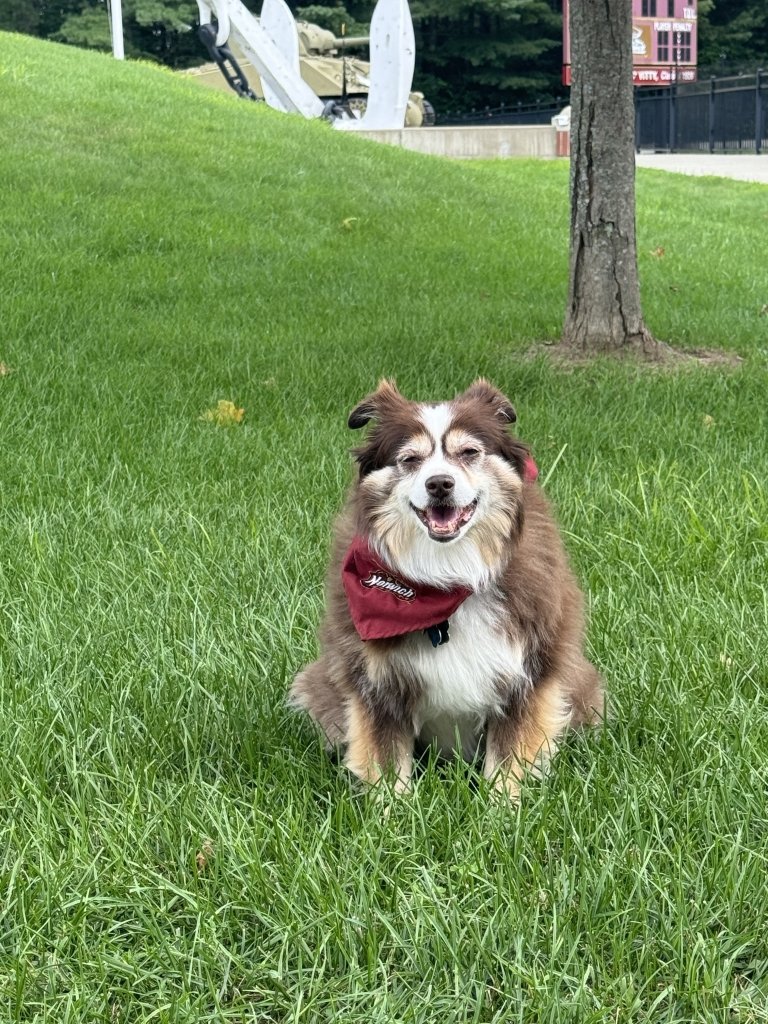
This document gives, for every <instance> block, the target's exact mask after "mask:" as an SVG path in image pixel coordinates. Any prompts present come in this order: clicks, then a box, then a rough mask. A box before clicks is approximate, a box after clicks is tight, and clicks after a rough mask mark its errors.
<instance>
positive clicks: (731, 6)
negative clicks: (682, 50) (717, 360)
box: [699, 0, 768, 75]
mask: <svg viewBox="0 0 768 1024" xmlns="http://www.w3.org/2000/svg"><path fill="white" fill-rule="evenodd" d="M757 68H768V6H767V5H766V4H765V2H764V0H703V2H700V4H699V69H700V72H701V73H703V74H714V75H724V74H730V73H737V72H740V71H744V72H746V71H750V70H755V69H757Z"/></svg>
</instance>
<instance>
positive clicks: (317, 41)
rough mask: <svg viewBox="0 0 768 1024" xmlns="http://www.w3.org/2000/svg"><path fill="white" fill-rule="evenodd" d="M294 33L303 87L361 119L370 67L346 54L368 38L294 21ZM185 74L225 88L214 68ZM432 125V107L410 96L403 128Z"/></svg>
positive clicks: (253, 75)
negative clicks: (343, 106)
mask: <svg viewBox="0 0 768 1024" xmlns="http://www.w3.org/2000/svg"><path fill="white" fill-rule="evenodd" d="M296 31H297V34H298V37H299V68H300V70H301V77H302V78H303V79H304V81H305V82H306V83H307V85H308V86H309V87H310V88H311V89H312V91H313V92H314V93H315V95H316V96H319V98H320V99H321V100H326V101H328V100H333V101H335V102H337V103H340V104H342V105H346V106H347V107H348V108H349V109H350V110H351V111H354V112H355V113H356V114H359V115H361V114H362V113H363V111H364V110H365V107H366V104H367V102H368V87H369V78H368V75H369V72H370V64H369V63H368V61H366V60H362V59H361V58H360V57H358V56H354V55H350V53H349V52H348V51H349V50H359V49H361V48H363V47H366V46H367V45H368V37H367V36H345V37H338V36H335V35H334V34H333V32H331V31H329V30H328V29H325V28H321V26H320V25H314V24H312V22H309V21H297V22H296ZM235 52H236V54H237V60H238V64H239V66H240V69H241V70H242V72H243V74H244V75H245V77H246V79H247V80H248V85H249V86H250V89H251V91H252V93H253V94H254V95H255V96H256V97H257V98H259V99H263V98H264V92H263V90H262V88H261V79H260V78H259V75H258V72H257V71H256V69H255V68H254V67H253V65H252V64H251V63H250V62H249V61H247V60H246V59H245V58H244V57H243V55H242V54H240V53H237V50H236V48H235ZM185 74H188V75H191V76H193V77H195V78H197V79H198V80H199V81H200V82H202V83H203V84H204V85H209V86H212V87H213V88H216V89H227V88H229V85H228V83H227V81H226V79H225V78H224V77H223V76H222V74H221V73H220V71H219V68H218V66H217V65H216V64H203V65H202V66H201V67H197V68H191V69H190V70H189V71H187V72H185ZM434 123H435V111H434V108H433V107H432V104H431V103H430V102H429V101H428V100H426V99H425V98H424V94H423V93H421V92H412V93H411V94H410V95H409V97H408V105H407V107H406V111H405V125H406V127H408V128H419V127H423V126H424V127H431V126H432V125H433V124H434Z"/></svg>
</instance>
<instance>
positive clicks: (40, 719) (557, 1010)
mask: <svg viewBox="0 0 768 1024" xmlns="http://www.w3.org/2000/svg"><path fill="white" fill-rule="evenodd" d="M0 109H2V110H3V118H4V136H3V145H2V146H1V147H0V191H2V194H3V196H4V197H5V201H4V202H3V203H2V204H0V294H2V312H1V314H0V315H1V317H2V331H0V363H4V364H6V367H8V368H11V370H12V372H10V373H9V372H6V371H3V373H2V374H0V439H1V443H0V481H1V484H2V506H1V507H2V530H0V749H1V750H2V752H3V756H2V757H1V758H0V802H1V803H2V806H3V808H4V813H3V814H2V816H0V891H1V892H2V894H3V898H2V903H1V904H0V925H1V926H2V929H3V931H2V936H3V941H2V942H1V943H0V1019H1V1020H2V1021H3V1024H5V1022H6V1021H7V1022H9V1024H10V1022H14V1024H49V1022H50V1024H58V1022H62V1024H95V1022H99V1024H102V1022H103V1024H116V1022H120V1024H123V1022H125V1024H128V1022H130V1024H150V1022H151V1024H278V1022H279V1024H315V1022H317V1024H326V1022H333V1024H393V1022H401V1021H402V1022H407V1024H438V1022H439V1024H467V1022H475V1024H507V1022H513V1024H517V1022H522V1021H524V1022H525V1024H616V1022H617V1021H620V1022H621V1024H648V1022H652V1024H682V1022H693V1021H696V1022H706V1024H710V1022H713V1024H715V1022H717V1024H720V1022H723V1024H726V1022H742V1021H743V1022H748V1021H755V1022H760V1021H764V1020H765V1016H766V1014H765V1007H766V1005H768V984H767V983H766V979H767V978H768V888H767V887H766V884H765V851H766V831H767V827H768V826H767V825H766V822H767V821H768V816H767V815H766V782H767V781H768V771H767V769H766V765H768V722H767V721H766V714H765V689H766V667H765V666H766V662H765V650H764V648H765V626H766V595H765V567H766V556H767V552H768V527H767V526H766V524H768V486H767V485H766V481H768V447H767V446H766V443H765V395H766V389H767V388H768V365H767V362H766V353H767V352H768V317H765V316H761V315H760V311H761V307H762V306H763V305H764V303H765V301H766V296H765V293H764V277H763V276H762V275H761V274H759V273H756V272H755V268H759V267H760V266H762V265H763V263H764V250H765V237H764V236H765V209H766V196H767V195H768V190H767V189H766V188H765V187H763V186H757V185H746V184H740V183H738V182H731V181H728V182H725V181H718V180H715V179H710V180H706V179H683V178H679V177H678V176H675V175H663V174H661V173H655V174H654V173H645V174H643V173H640V175H639V182H638V237H639V258H640V265H641V273H642V279H643V285H644V290H645V291H644V298H645V305H646V312H647V316H648V320H649V323H650V325H651V326H652V328H653V330H654V332H655V333H656V334H657V335H659V336H661V337H663V338H666V339H667V340H672V341H675V342H678V343H681V344H683V345H687V346H690V347H701V346H709V347H712V346H720V345H722V346H728V347H733V348H736V349H738V350H740V351H741V352H742V353H743V354H744V355H745V356H746V362H745V364H744V366H743V367H742V368H740V369H738V370H736V371H723V370H720V371H718V370H714V369H709V370H703V369H692V370H689V371H685V372H678V373H667V372H663V371H658V372H650V373H649V372H639V371H638V370H636V369H633V368H632V367H624V366H620V365H615V364H611V363H600V362H598V363H595V364H594V365H591V366H587V367H582V368H578V367H577V368H573V369H572V370H571V371H570V372H569V371H567V370H562V369H558V368H557V367H555V366H553V365H551V364H550V363H549V362H548V361H546V360H545V359H542V358H533V359H532V358H530V357H529V356H528V355H527V353H528V350H529V349H530V348H531V345H532V344H534V343H536V342H539V343H540V342H541V340H542V339H553V338H555V337H557V335H558V333H559V329H560V326H561V323H562V312H563V306H564V302H565V288H566V275H567V237H568V203H567V192H568V168H567V166H566V164H565V162H557V161H539V162H536V161H515V160H509V161H505V162H501V161H499V162H495V163H493V164H488V165H476V164H474V165H473V164H471V163H464V164H462V163H459V162H451V161H440V160H437V159H429V158H426V157H420V156H418V155H417V154H413V153H408V152H404V151H400V150H397V149H394V148H391V147H387V146H377V145H376V144H374V143H368V142H366V141H365V140H362V139H357V138H355V139H353V138H350V137H349V136H347V135H345V134H344V133H341V132H334V131H333V130H331V129H330V128H329V127H328V126H327V125H325V124H320V123H309V122H305V121H302V120H301V119H298V118H291V117H281V116H280V115H278V114H276V113H274V112H273V111H270V110H268V109H267V108H265V107H264V106H263V105H256V104H247V103H240V102H238V101H237V100H236V99H234V98H231V97H229V96H227V95H224V94H219V93H215V92H213V91H209V90H205V89H203V88H201V87H199V86H198V85H196V84H195V83H194V82H190V81H188V80H184V79H182V77H181V76H173V75H170V74H168V73H166V72H163V71H160V70H159V69H154V68H150V67H147V66H140V65H137V64H135V63H125V64H119V63H118V62H116V61H114V60H112V59H111V58H110V57H106V56H102V55H100V54H95V53H85V52H83V51H80V50H74V49H72V48H65V47H60V46H54V45H52V44H48V43H45V44H44V43H41V42H39V41H33V40H28V39H21V38H19V37H12V36H6V35H3V36H2V38H0ZM351 218H354V221H353V223H354V228H353V229H352V230H349V229H348V226H349V223H350V219H351ZM345 222H346V225H347V227H345ZM659 248H663V250H664V255H663V256H659V255H658V249H659ZM654 251H655V252H654ZM478 374H484V375H487V376H489V377H491V378H492V379H494V380H495V381H496V382H497V383H498V384H499V385H501V386H502V387H504V388H505V389H507V390H508V391H509V392H510V394H511V396H512V397H513V399H514V400H515V404H516V406H517V410H518V414H519V417H520V421H519V426H520V433H521V436H523V437H524V438H525V439H526V440H527V441H529V442H530V443H531V444H532V445H533V448H534V452H535V454H536V458H537V461H538V463H539V465H540V467H541V469H542V478H544V477H546V476H547V475H548V474H549V472H550V470H554V471H553V472H552V473H551V476H550V479H549V481H548V483H547V487H546V489H547V492H548V494H549V495H550V497H551V498H552V500H553V501H554V502H555V505H556V507H557V510H558V515H559V518H560V521H561V523H562V525H563V530H564V533H565V538H566V541H567V544H568V547H569V550H570V552H571V554H572V556H573V560H574V565H575V567H576V569H577V571H578V574H579V576H580V578H581V579H582V580H583V582H584V583H585V585H586V587H587V590H588V592H589V595H590V604H591V626H590V631H589V646H590V652H591V654H592V656H593V657H594V659H595V661H596V662H597V664H598V665H599V666H600V667H601V668H602V670H603V671H604V672H605V674H606V677H607V679H608V684H609V690H610V693H611V705H610V712H611V715H610V721H609V724H608V726H607V727H606V729H605V730H604V731H603V732H602V733H600V734H596V735H592V736H585V737H580V738H573V739H572V740H571V741H570V742H569V743H567V744H566V746H565V749H564V750H563V751H562V752H561V753H560V755H559V756H558V758H557V759H556V761H555V763H554V766H553V770H552V773H551V775H550V776H549V778H548V779H547V780H546V781H543V782H540V781H537V780H535V779H531V780H529V783H528V784H527V785H526V787H525V792H524V796H523V801H522V804H521V806H520V808H519V809H516V810H515V809H513V808H510V807H505V806H503V805H502V806H495V805H494V804H493V803H492V802H491V801H490V799H489V794H488V792H487V790H486V787H485V786H484V785H483V783H482V780H478V779H477V778H476V776H475V775H474V774H473V773H472V772H470V771H468V770H466V769H465V768H464V767H462V766H460V765H457V764H451V765H449V766H448V767H446V768H442V769H441V768H439V767H438V766H435V765H430V766H427V768H426V770H425V771H424V773H423V775H422V776H421V778H420V779H419V781H418V784H417V787H416V791H415V793H414V794H413V795H412V796H411V797H409V798H406V799H403V800H401V801H399V802H397V803H396V804H395V805H394V806H393V807H392V808H391V811H390V812H389V813H388V814H386V813H385V806H386V805H384V806H383V805H382V803H381V802H380V801H376V800H366V799H365V798H364V797H363V795H362V794H361V793H359V792H358V791H357V790H356V789H355V788H354V787H352V786H350V784H349V783H348V781H347V779H346V778H345V775H344V773H343V770H341V769H340V768H338V767H337V766H334V765H332V764H331V763H330V761H329V759H328V758H327V757H326V755H325V753H324V752H323V750H322V749H321V745H320V743H319V741H318V740H317V738H316V737H315V735H314V733H313V732H312V730H311V729H310V728H309V727H308V725H307V724H306V723H305V722H303V721H301V720H299V719H298V718H297V717H296V716H294V715H292V714H290V713H289V712H288V710H287V709H286V708H285V706H284V702H283V701H284V695H285V692H286V688H287V685H288V682H289V680H290V678H291V675H292V673H293V672H294V671H295V670H296V669H297V668H298V667H299V666H300V665H301V664H302V663H303V662H304V661H306V660H307V659H309V658H311V657H312V656H313V654H314V652H315V650H316V641H315V629H316V625H317V621H318V617H319V614H320V609H321V605H322V601H323V595H322V578H323V571H324V564H325V559H326V554H327V550H328V545H329V532H330V525H329V524H330V521H331V518H332V516H333V514H334V512H335V510H336V508H337V507H338V504H339V501H340V498H341V494H342V492H343V490H344V488H345V486H346V483H347V481H348V479H349V477H350V472H351V469H350V465H349V456H348V448H349V446H350V444H351V443H352V441H353V439H352V438H351V437H350V435H349V431H348V430H347V428H346V416H347V413H348V411H349V409H350V408H351V407H352V406H353V404H354V403H355V402H356V401H357V400H358V399H359V398H360V396H361V395H363V394H365V393H366V392H367V391H369V390H370V388H371V386H372V385H373V384H374V383H375V381H376V380H377V378H378V377H379V376H382V375H396V376H397V377H398V380H399V383H400V385H401V387H402V388H403V390H404V391H406V393H408V394H411V395H413V396H414V397H419V398H424V399H427V398H432V399H439V398H444V397H447V396H449V395H452V394H453V393H455V391H457V390H459V389H461V388H463V387H464V386H465V385H466V384H467V383H468V382H469V381H470V380H471V379H472V378H473V377H475V376H476V375H478ZM221 400H224V401H225V402H226V401H231V402H233V403H234V408H235V410H236V411H239V410H240V409H241V408H243V409H245V413H244V415H243V417H242V422H241V423H239V424H237V425H234V426H232V427H230V428H228V429H225V428H224V427H221V426H219V425H217V422H215V421H213V422H209V421H206V420H204V419H202V420H201V416H205V413H206V410H210V409H212V408H214V407H218V403H219V402H220V401H221ZM385 799H386V798H385Z"/></svg>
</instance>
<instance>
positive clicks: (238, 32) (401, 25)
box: [197, 0, 416, 131]
mask: <svg viewBox="0 0 768 1024" xmlns="http://www.w3.org/2000/svg"><path fill="white" fill-rule="evenodd" d="M197 6H198V7H199V9H200V24H201V26H206V25H211V23H212V20H213V17H214V16H215V18H216V22H217V30H216V41H215V45H216V46H217V47H225V46H226V44H227V43H228V42H229V41H232V42H233V43H234V44H235V46H236V47H237V48H238V49H239V50H241V51H242V52H243V54H244V55H245V56H246V57H247V58H248V60H250V62H251V63H252V64H253V66H254V68H255V69H256V71H257V72H258V74H259V76H260V78H261V84H262V89H263V91H264V98H265V100H266V101H267V103H268V104H269V105H270V106H271V107H274V108H275V109H276V110H282V111H284V112H285V113H298V114H302V115H303V116H304V117H308V118H316V117H327V118H329V119H330V120H332V122H333V125H334V127H336V128H343V129H345V130H347V131H355V130H365V129H379V128H402V127H403V124H404V122H405V109H406V106H407V104H408V96H409V94H410V91H411V83H412V81H413V70H414V65H415V52H416V48H415V44H414V35H413V22H412V20H411V12H410V9H409V7H408V0H379V2H378V3H377V5H376V9H375V10H374V12H373V18H372V20H371V30H370V37H371V42H370V51H371V71H370V87H369V90H368V103H367V106H366V109H365V112H364V114H363V116H362V117H359V118H358V117H356V116H355V115H354V114H353V113H351V112H349V111H344V110H342V109H341V108H340V107H339V105H338V104H335V103H323V101H322V100H321V99H319V97H317V96H316V95H315V93H314V92H313V91H312V89H311V88H310V87H309V86H308V85H307V83H306V82H305V81H304V79H303V78H302V77H301V74H300V72H299V41H298V35H297V32H296V22H295V21H294V18H293V15H292V14H291V11H290V9H289V7H288V5H287V4H286V3H285V0H263V7H262V10H261V17H260V18H256V17H255V16H254V15H253V14H251V12H250V11H249V10H248V8H247V7H245V6H244V4H242V3H241V2H240V0H197ZM209 31H211V35H213V33H212V30H209ZM220 66H221V65H220Z"/></svg>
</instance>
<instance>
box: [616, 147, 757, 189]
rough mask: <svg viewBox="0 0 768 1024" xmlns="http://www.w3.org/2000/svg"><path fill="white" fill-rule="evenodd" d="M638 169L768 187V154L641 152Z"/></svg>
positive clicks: (638, 157) (637, 158)
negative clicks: (744, 182) (711, 177)
mask: <svg viewBox="0 0 768 1024" xmlns="http://www.w3.org/2000/svg"><path fill="white" fill-rule="evenodd" d="M635 160H636V163H637V166H638V167H654V168H656V169H657V170H659V171H675V172H677V173H678V174H697V175H698V174H715V175H717V176H718V177H721V178H738V179H739V180H741V181H760V182H762V183H763V184H765V185H768V153H763V154H761V155H760V156H756V155H755V154H754V153H751V154H747V153H745V154H743V155H739V154H735V153H638V154H637V155H636V157H635Z"/></svg>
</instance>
